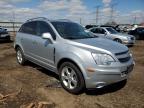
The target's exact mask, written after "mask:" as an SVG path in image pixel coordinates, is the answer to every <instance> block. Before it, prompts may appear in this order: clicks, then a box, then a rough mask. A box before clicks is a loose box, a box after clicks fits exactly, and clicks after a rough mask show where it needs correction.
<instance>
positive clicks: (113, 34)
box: [89, 27, 135, 45]
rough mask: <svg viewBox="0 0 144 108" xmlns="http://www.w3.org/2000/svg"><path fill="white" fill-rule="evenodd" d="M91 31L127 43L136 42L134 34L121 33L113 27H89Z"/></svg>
mask: <svg viewBox="0 0 144 108" xmlns="http://www.w3.org/2000/svg"><path fill="white" fill-rule="evenodd" d="M89 31H91V32H93V33H94V34H95V35H97V36H99V37H102V38H107V39H111V40H114V41H116V42H119V43H122V44H125V45H133V44H134V43H135V37H134V36H132V35H128V34H122V33H119V32H117V31H116V30H114V29H113V28H111V27H94V28H91V29H89Z"/></svg>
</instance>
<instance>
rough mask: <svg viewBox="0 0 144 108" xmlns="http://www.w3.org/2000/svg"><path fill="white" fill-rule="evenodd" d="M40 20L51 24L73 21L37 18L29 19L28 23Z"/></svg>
mask: <svg viewBox="0 0 144 108" xmlns="http://www.w3.org/2000/svg"><path fill="white" fill-rule="evenodd" d="M38 20H42V21H50V22H71V20H69V19H57V20H50V19H48V18H45V17H37V18H32V19H28V20H27V21H26V22H31V21H38Z"/></svg>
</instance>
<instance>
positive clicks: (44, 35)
mask: <svg viewBox="0 0 144 108" xmlns="http://www.w3.org/2000/svg"><path fill="white" fill-rule="evenodd" d="M42 38H43V39H48V40H49V41H50V42H51V43H53V38H52V36H51V34H50V33H43V34H42Z"/></svg>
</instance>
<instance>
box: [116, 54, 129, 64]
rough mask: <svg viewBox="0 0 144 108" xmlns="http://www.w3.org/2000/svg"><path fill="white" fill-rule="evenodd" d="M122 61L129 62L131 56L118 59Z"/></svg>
mask: <svg viewBox="0 0 144 108" xmlns="http://www.w3.org/2000/svg"><path fill="white" fill-rule="evenodd" d="M118 60H119V61H120V62H121V63H124V62H128V61H129V60H130V56H129V57H125V58H119V59H118Z"/></svg>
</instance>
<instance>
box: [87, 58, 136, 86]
mask: <svg viewBox="0 0 144 108" xmlns="http://www.w3.org/2000/svg"><path fill="white" fill-rule="evenodd" d="M133 66H134V62H132V60H131V62H130V61H129V62H128V63H126V64H121V65H120V63H118V64H117V65H115V66H113V67H107V68H103V67H100V68H97V69H95V72H93V73H90V74H89V75H88V77H87V78H86V79H85V83H86V88H102V87H104V86H107V85H109V84H113V83H116V82H120V81H122V80H125V79H128V77H129V74H130V72H131V71H132V70H133Z"/></svg>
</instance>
